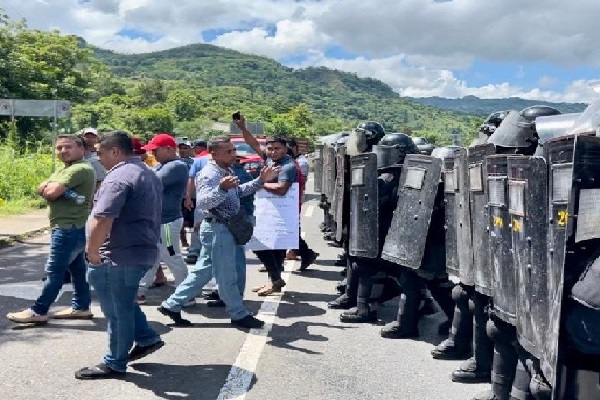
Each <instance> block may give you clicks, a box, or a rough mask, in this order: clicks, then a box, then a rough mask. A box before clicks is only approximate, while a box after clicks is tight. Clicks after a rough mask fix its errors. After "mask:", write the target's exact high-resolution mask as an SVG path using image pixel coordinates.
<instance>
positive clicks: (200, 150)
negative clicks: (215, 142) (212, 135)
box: [193, 140, 209, 158]
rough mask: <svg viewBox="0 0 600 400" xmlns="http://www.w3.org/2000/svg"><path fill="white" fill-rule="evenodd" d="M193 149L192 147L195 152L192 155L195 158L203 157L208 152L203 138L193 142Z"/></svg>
mask: <svg viewBox="0 0 600 400" xmlns="http://www.w3.org/2000/svg"><path fill="white" fill-rule="evenodd" d="M193 149H194V154H195V156H194V157H196V158H199V157H205V156H207V155H208V153H209V151H208V147H207V144H206V141H205V140H196V141H195V142H194V146H193Z"/></svg>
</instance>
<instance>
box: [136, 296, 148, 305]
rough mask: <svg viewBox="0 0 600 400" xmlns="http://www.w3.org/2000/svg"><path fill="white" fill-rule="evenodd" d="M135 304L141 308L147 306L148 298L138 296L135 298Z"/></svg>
mask: <svg viewBox="0 0 600 400" xmlns="http://www.w3.org/2000/svg"><path fill="white" fill-rule="evenodd" d="M135 302H136V303H138V304H139V305H140V306H141V305H142V304H146V296H137V297H136V298H135Z"/></svg>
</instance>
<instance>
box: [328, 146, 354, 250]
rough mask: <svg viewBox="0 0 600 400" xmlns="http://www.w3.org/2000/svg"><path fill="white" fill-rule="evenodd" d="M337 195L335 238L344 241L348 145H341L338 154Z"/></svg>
mask: <svg viewBox="0 0 600 400" xmlns="http://www.w3.org/2000/svg"><path fill="white" fill-rule="evenodd" d="M335 165H336V168H335V169H336V177H335V191H334V192H335V197H334V201H333V203H332V208H333V210H334V219H335V223H336V232H335V240H336V241H338V242H342V241H343V239H344V237H345V235H346V234H347V232H348V196H349V194H350V192H349V190H348V172H349V159H348V156H346V147H344V146H342V147H339V148H338V150H337V154H336V164H335Z"/></svg>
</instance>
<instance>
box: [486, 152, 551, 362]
mask: <svg viewBox="0 0 600 400" xmlns="http://www.w3.org/2000/svg"><path fill="white" fill-rule="evenodd" d="M508 204H509V207H508V212H509V214H510V221H511V225H510V226H511V228H512V229H511V234H512V250H513V265H514V267H515V270H516V283H515V287H516V288H517V290H516V306H517V308H516V311H517V312H516V314H517V324H516V327H517V333H518V340H519V343H520V344H521V346H523V348H524V349H525V350H526V351H528V352H529V353H531V354H532V355H534V356H535V357H537V358H538V359H541V357H542V355H543V347H544V343H545V340H546V332H547V325H548V312H549V310H548V288H547V283H548V265H547V254H546V252H547V248H548V245H547V244H548V237H547V235H548V228H547V222H548V208H547V204H548V169H547V164H546V161H545V160H544V159H543V158H542V157H525V156H509V157H508ZM494 306H496V293H495V292H494Z"/></svg>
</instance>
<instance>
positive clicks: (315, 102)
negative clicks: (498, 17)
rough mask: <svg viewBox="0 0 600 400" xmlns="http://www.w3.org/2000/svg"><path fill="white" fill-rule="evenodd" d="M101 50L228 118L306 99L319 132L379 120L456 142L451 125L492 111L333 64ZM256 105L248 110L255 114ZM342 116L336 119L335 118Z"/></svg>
mask: <svg viewBox="0 0 600 400" xmlns="http://www.w3.org/2000/svg"><path fill="white" fill-rule="evenodd" d="M94 51H95V57H96V58H97V59H99V60H100V61H102V62H103V63H104V64H106V65H108V66H110V67H111V69H112V71H113V73H114V74H115V75H116V76H118V77H120V78H122V79H124V80H125V81H127V82H130V84H132V83H135V82H136V81H140V80H142V81H143V80H147V79H161V80H165V82H166V84H167V85H177V84H181V83H182V84H183V85H184V87H185V88H186V89H188V90H191V91H193V92H194V93H195V95H196V96H197V98H198V100H199V101H200V102H201V103H202V104H201V107H200V112H201V113H204V115H202V117H206V118H208V119H209V120H212V121H228V120H229V118H230V115H231V112H232V111H235V110H237V109H240V110H242V112H244V110H260V112H257V113H255V114H254V116H255V118H257V119H260V120H267V121H266V122H267V123H268V122H270V121H269V119H270V118H271V117H272V115H273V114H274V113H275V114H279V113H287V112H290V110H292V109H293V107H295V106H297V105H298V104H306V105H307V107H308V109H309V111H310V113H311V118H312V119H313V120H314V128H315V130H316V132H314V133H315V134H323V133H326V132H325V131H327V130H331V129H332V128H333V127H335V128H337V129H341V128H349V127H352V126H355V124H356V123H357V121H359V120H376V121H380V122H382V123H383V125H384V127H385V129H386V130H387V131H389V132H392V131H403V132H407V133H413V134H415V135H421V136H426V137H428V138H429V139H432V140H434V141H437V142H438V143H444V142H449V140H450V137H449V136H448V134H449V133H451V132H455V133H456V132H462V133H463V134H465V135H472V134H473V133H474V132H475V127H476V126H477V125H478V124H479V123H480V122H481V119H482V116H484V114H485V113H480V114H479V116H477V117H474V116H470V115H465V114H457V113H455V112H450V111H446V110H440V109H437V108H434V107H430V106H426V105H423V104H419V103H417V102H414V101H412V100H410V99H406V98H401V97H400V96H399V95H398V94H397V93H395V92H394V91H393V90H392V89H391V88H390V87H389V86H388V85H386V84H384V83H383V82H381V81H378V80H375V79H364V78H359V77H357V76H356V75H355V74H351V73H346V72H340V71H335V70H330V69H327V68H323V67H320V68H306V69H298V70H296V69H292V68H288V67H285V66H283V65H281V64H279V63H278V62H276V61H274V60H271V59H268V58H265V57H259V56H254V55H248V54H243V53H240V52H237V51H233V50H228V49H223V48H219V47H216V46H212V45H207V44H194V45H189V46H184V47H179V48H174V49H170V50H165V51H160V52H154V53H147V54H131V55H128V54H117V53H114V52H112V51H107V50H102V49H94ZM250 113H251V112H248V114H249V115H250ZM336 122H337V123H336Z"/></svg>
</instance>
